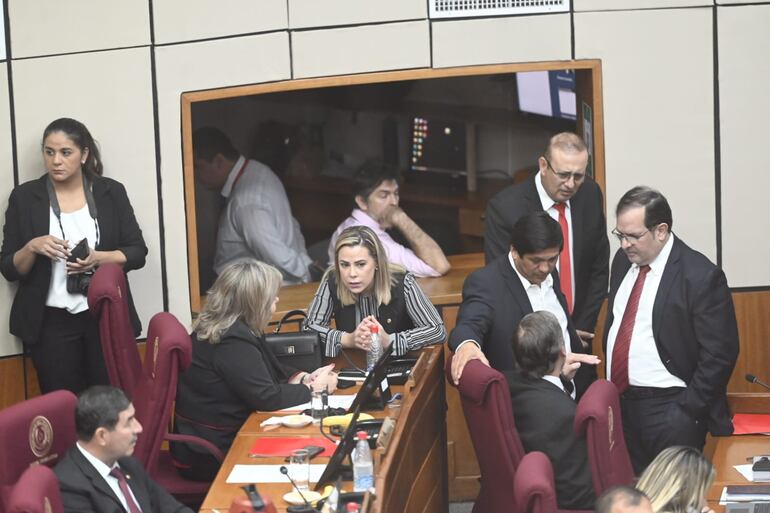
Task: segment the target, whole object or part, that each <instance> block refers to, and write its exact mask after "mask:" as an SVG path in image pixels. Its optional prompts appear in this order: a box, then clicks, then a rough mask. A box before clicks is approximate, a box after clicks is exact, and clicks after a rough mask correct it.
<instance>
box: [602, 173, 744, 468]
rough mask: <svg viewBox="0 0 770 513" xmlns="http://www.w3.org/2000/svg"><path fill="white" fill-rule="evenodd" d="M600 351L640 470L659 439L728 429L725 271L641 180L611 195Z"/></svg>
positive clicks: (730, 327) (666, 442)
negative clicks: (611, 249)
mask: <svg viewBox="0 0 770 513" xmlns="http://www.w3.org/2000/svg"><path fill="white" fill-rule="evenodd" d="M615 213H616V218H617V219H616V225H615V229H614V230H613V231H612V233H613V235H615V237H617V238H618V240H619V241H620V249H619V250H618V252H617V254H616V255H615V258H614V259H613V262H612V268H611V271H610V295H609V305H608V311H607V323H606V329H605V340H604V350H605V355H606V359H605V361H606V362H607V378H608V379H610V380H611V381H612V382H613V383H615V385H616V386H617V387H618V392H619V393H620V406H621V410H622V415H623V430H624V432H625V436H626V443H627V445H628V450H629V453H630V455H631V461H632V463H633V465H634V470H635V471H636V472H637V473H641V471H642V470H644V468H645V467H646V466H647V464H648V463H650V461H652V460H653V458H655V456H656V455H657V454H658V453H659V452H660V451H661V450H663V449H665V448H666V447H670V446H672V445H687V446H691V447H695V448H698V449H703V445H704V444H705V440H706V433H707V432H710V433H711V434H712V435H717V436H719V435H729V434H731V433H732V431H733V426H732V422H731V420H730V412H729V410H728V408H727V396H726V391H727V382H728V380H729V379H730V375H731V374H732V371H733V368H734V367H735V361H736V359H737V357H738V326H737V322H736V319H735V308H734V306H733V301H732V296H731V294H730V289H729V287H728V285H727V279H726V278H725V274H724V273H723V272H722V270H721V269H719V268H718V267H717V266H715V265H714V264H713V263H711V262H710V261H709V260H708V258H706V257H705V256H704V255H702V254H701V253H699V252H697V251H695V250H694V249H691V248H690V247H689V246H687V245H686V244H685V243H684V242H682V240H681V239H679V238H678V237H677V236H675V235H674V233H673V232H672V231H671V228H672V225H673V219H672V215H671V207H669V204H668V201H666V198H665V197H664V196H663V195H662V194H661V193H660V192H658V191H656V190H653V189H651V188H649V187H643V186H638V187H634V188H633V189H631V190H630V191H628V192H626V193H625V194H624V195H623V197H622V198H621V199H620V201H619V202H618V206H617V209H616V212H615Z"/></svg>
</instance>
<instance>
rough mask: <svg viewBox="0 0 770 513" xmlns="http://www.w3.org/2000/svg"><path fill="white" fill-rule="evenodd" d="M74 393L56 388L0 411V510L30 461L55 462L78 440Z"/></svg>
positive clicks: (40, 462) (34, 462)
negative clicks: (53, 390)
mask: <svg viewBox="0 0 770 513" xmlns="http://www.w3.org/2000/svg"><path fill="white" fill-rule="evenodd" d="M76 405H77V397H75V394H73V393H72V392H69V391H67V390H57V391H55V392H51V393H48V394H45V395H42V396H39V397H35V398H33V399H29V400H27V401H24V402H21V403H18V404H15V405H13V406H10V407H8V408H6V409H4V410H2V411H0V511H3V510H6V509H7V507H6V506H7V503H8V499H9V494H10V491H11V488H12V487H13V486H14V485H15V484H16V482H17V481H18V480H19V478H20V477H21V475H22V474H23V473H24V471H25V470H26V469H27V468H29V466H30V465H36V464H44V465H49V466H54V465H56V463H58V462H59V460H60V459H61V458H63V457H64V455H65V454H66V452H67V450H68V449H69V448H70V447H71V446H72V444H74V443H75V441H76V440H77V435H76V434H75V406H76Z"/></svg>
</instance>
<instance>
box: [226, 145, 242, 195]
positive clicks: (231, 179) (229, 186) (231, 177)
mask: <svg viewBox="0 0 770 513" xmlns="http://www.w3.org/2000/svg"><path fill="white" fill-rule="evenodd" d="M245 161H246V158H245V157H244V156H243V155H241V156H240V157H238V160H236V161H235V165H233V168H232V169H231V170H230V173H229V174H228V175H227V181H226V182H225V185H224V186H222V193H221V194H222V196H224V197H225V198H229V197H230V194H231V193H232V192H233V185H234V184H235V179H236V178H237V177H238V172H239V171H240V170H241V166H243V163H244V162H245Z"/></svg>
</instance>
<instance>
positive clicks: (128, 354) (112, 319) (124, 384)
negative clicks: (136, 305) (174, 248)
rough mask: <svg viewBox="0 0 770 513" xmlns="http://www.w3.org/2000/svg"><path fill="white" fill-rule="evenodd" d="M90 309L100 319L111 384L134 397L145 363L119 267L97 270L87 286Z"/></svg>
mask: <svg viewBox="0 0 770 513" xmlns="http://www.w3.org/2000/svg"><path fill="white" fill-rule="evenodd" d="M88 309H89V310H90V311H91V313H92V314H93V315H94V316H95V317H96V318H97V319H99V336H100V338H101V343H102V351H103V352H104V361H105V364H106V365H107V373H108V374H109V376H110V384H111V385H112V386H114V387H116V388H120V389H121V390H123V391H124V392H125V393H126V394H127V395H128V396H129V397H131V398H133V397H134V395H135V393H134V392H135V389H136V383H137V381H138V380H139V379H140V376H141V372H142V360H141V358H140V356H139V352H138V350H137V347H136V339H135V338H134V328H133V326H132V325H131V316H130V314H129V310H128V284H127V283H126V275H125V273H124V272H123V269H122V268H121V267H120V266H119V265H116V264H104V265H102V266H99V268H98V269H97V270H96V272H95V273H94V276H93V278H91V284H90V285H89V286H88Z"/></svg>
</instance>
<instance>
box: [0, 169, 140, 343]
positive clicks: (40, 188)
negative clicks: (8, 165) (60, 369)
mask: <svg viewBox="0 0 770 513" xmlns="http://www.w3.org/2000/svg"><path fill="white" fill-rule="evenodd" d="M47 179H48V175H43V176H41V177H40V178H38V179H36V180H32V181H29V182H26V183H24V184H22V185H19V186H18V187H16V188H15V189H14V190H13V191H12V192H11V196H10V198H9V200H8V209H7V210H6V212H5V226H4V227H3V247H2V250H0V272H2V274H3V276H5V278H6V279H7V280H8V281H18V282H19V287H18V290H17V291H16V296H15V297H14V299H13V306H12V307H11V333H13V334H14V335H16V336H18V337H19V338H21V339H22V340H23V341H24V342H25V343H28V344H34V343H35V342H37V339H38V337H39V335H40V329H41V326H42V323H43V313H44V311H45V301H46V297H47V296H48V285H49V283H50V281H51V261H50V260H49V259H48V258H46V257H44V256H42V255H37V258H36V259H35V263H34V264H33V265H32V269H30V271H29V273H27V274H26V275H25V276H22V275H20V274H19V272H18V271H17V270H16V267H15V266H14V265H13V255H14V253H16V252H17V251H18V250H19V249H21V248H22V247H24V245H25V244H26V243H27V242H29V241H30V240H32V239H34V238H35V237H39V236H41V235H48V233H49V221H50V217H49V215H50V210H49V208H50V204H49V202H48V192H47V190H46V180H47ZM92 190H93V194H94V200H95V202H96V208H97V211H98V215H97V219H98V221H99V245H98V246H97V247H96V249H98V250H100V251H102V250H104V251H112V250H116V249H119V250H120V251H122V252H123V254H125V255H126V263H125V264H124V265H123V270H124V271H125V272H128V271H131V270H133V269H139V268H141V267H143V266H144V262H145V256H146V255H147V246H146V245H145V243H144V239H143V238H142V230H141V229H139V225H138V224H137V222H136V218H135V217H134V210H133V209H132V208H131V203H130V202H129V201H128V195H127V194H126V189H125V188H124V187H123V185H121V184H120V182H117V181H115V180H112V179H111V178H105V177H98V178H96V179H95V180H94V181H93V189H92ZM71 242H77V241H71ZM128 299H129V301H128V305H129V311H130V312H131V321H132V324H133V325H134V329H135V331H136V332H137V333H138V332H139V331H140V325H139V317H138V316H137V315H136V309H135V308H134V303H133V301H132V300H131V293H130V291H129V298H128Z"/></svg>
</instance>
